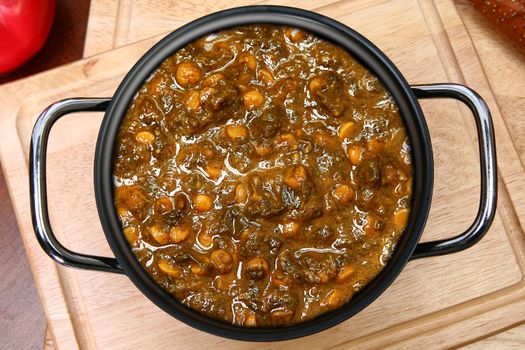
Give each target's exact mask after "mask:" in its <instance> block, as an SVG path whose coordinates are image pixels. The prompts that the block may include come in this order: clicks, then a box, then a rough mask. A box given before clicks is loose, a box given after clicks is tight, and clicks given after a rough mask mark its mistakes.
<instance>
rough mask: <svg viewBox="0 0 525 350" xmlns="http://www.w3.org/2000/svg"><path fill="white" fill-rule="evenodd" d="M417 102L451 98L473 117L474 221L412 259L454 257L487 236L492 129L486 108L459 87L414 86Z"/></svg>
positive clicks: (492, 209)
mask: <svg viewBox="0 0 525 350" xmlns="http://www.w3.org/2000/svg"><path fill="white" fill-rule="evenodd" d="M412 91H413V92H414V94H415V95H416V97H417V98H421V99H425V98H453V99H455V100H459V101H461V102H463V103H464V104H466V105H467V106H468V107H469V109H470V110H471V111H472V113H473V115H474V119H475V120H476V128H477V131H478V140H479V155H480V168H481V196H480V201H479V208H478V213H477V215H476V218H475V220H474V222H473V223H472V225H470V227H469V228H468V229H467V230H466V231H465V232H464V233H462V234H460V235H459V236H456V237H453V238H449V239H442V240H437V241H431V242H423V243H419V244H418V245H417V246H416V249H415V251H414V254H413V255H412V259H418V258H423V257H427V256H436V255H443V254H448V253H455V252H458V251H461V250H464V249H467V248H469V247H471V246H472V245H474V244H475V243H477V242H478V241H479V240H480V239H481V238H482V237H483V236H484V235H485V233H487V231H488V229H489V227H490V225H491V223H492V221H493V220H494V215H495V213H496V203H497V190H498V183H497V169H496V146H495V142H494V128H493V125H492V118H491V116H490V111H489V109H488V107H487V104H486V103H485V101H483V99H482V98H481V96H479V95H478V94H477V93H476V92H475V91H474V90H472V89H470V88H468V87H466V86H463V85H459V84H431V85H414V86H412Z"/></svg>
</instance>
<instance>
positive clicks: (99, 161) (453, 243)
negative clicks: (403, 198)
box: [30, 6, 497, 341]
mask: <svg viewBox="0 0 525 350" xmlns="http://www.w3.org/2000/svg"><path fill="white" fill-rule="evenodd" d="M255 23H269V24H278V25H288V26H294V27H298V28H303V29H305V30H307V31H309V32H311V33H314V34H316V35H317V36H319V37H321V38H324V39H326V40H329V41H331V42H333V43H335V44H337V45H339V46H341V47H343V48H344V49H346V50H347V51H348V52H349V53H350V54H351V55H352V56H354V57H355V58H356V59H358V60H359V61H360V62H361V63H362V64H363V65H364V66H365V67H366V68H368V69H369V70H370V71H371V72H372V73H373V74H375V75H376V76H377V77H378V78H379V79H380V80H381V82H382V83H383V84H384V85H385V86H386V88H387V89H388V90H389V91H390V93H391V95H392V96H393V98H394V99H395V101H396V103H397V106H398V107H399V110H400V112H401V116H402V118H403V121H404V123H405V127H406V130H407V133H408V135H409V138H410V143H411V145H412V150H411V152H412V160H413V166H414V190H413V198H412V205H411V208H412V209H411V214H410V218H409V221H408V226H407V228H406V231H405V233H404V234H403V235H402V237H401V239H400V241H399V243H398V245H397V247H396V249H395V251H394V253H393V256H392V258H391V260H390V261H389V262H388V264H387V265H386V266H385V268H384V269H383V271H381V273H379V275H377V277H376V278H375V279H374V280H372V281H371V282H370V283H369V284H368V285H367V286H366V287H365V288H363V289H362V290H361V291H360V292H359V293H357V294H356V295H355V296H354V297H353V299H352V300H351V301H350V302H349V303H348V304H346V305H343V306H341V307H340V308H339V309H337V310H334V311H332V312H329V313H326V314H323V315H321V316H319V317H317V318H315V319H313V320H310V321H307V322H304V323H300V324H296V325H292V326H286V327H275V328H246V327H240V326H234V325H231V324H227V323H224V322H221V321H218V320H215V319H212V318H209V317H206V316H204V315H202V314H200V313H198V312H196V311H194V310H192V309H190V308H188V307H186V306H184V305H182V304H181V303H180V302H178V301H177V300H176V299H175V298H173V297H172V296H171V295H170V294H168V293H167V292H165V291H164V290H163V289H162V288H161V287H160V286H159V285H157V283H155V281H154V280H153V279H152V278H151V277H150V276H149V275H148V274H147V272H146V271H145V270H144V269H143V268H142V267H141V265H140V264H139V262H138V261H137V260H136V259H135V256H134V255H133V253H132V252H131V249H130V248H129V246H128V243H127V241H126V239H125V238H124V236H123V234H122V232H121V227H120V224H119V221H118V218H117V214H116V211H115V206H114V201H113V181H112V160H113V147H114V143H115V138H116V135H117V132H118V129H119V126H120V123H121V120H122V118H123V117H124V115H125V113H126V110H127V108H128V105H129V103H130V101H131V100H132V99H133V97H134V95H135V94H136V92H137V90H138V89H139V88H140V86H141V85H142V84H143V82H144V81H145V80H146V79H147V78H148V77H149V75H150V74H151V73H152V71H153V70H155V69H156V68H157V66H158V65H159V64H160V63H161V62H162V61H164V59H166V58H167V57H169V56H171V55H172V54H173V53H175V52H176V51H177V50H179V49H181V48H182V47H184V46H185V45H186V44H188V43H189V42H191V41H193V40H195V39H197V38H199V37H201V36H203V35H205V34H208V33H211V32H217V31H220V30H223V29H226V28H229V27H233V26H238V25H246V24H255ZM440 97H447V98H453V99H457V100H460V101H462V102H464V103H465V104H466V105H467V106H468V107H469V108H470V109H471V110H472V112H473V114H474V117H475V120H476V124H477V130H478V135H479V151H480V158H481V199H480V204H479V211H478V214H477V216H476V218H475V220H474V223H473V224H472V225H471V226H470V228H469V229H468V230H467V231H466V232H464V233H462V234H460V235H458V236H455V237H453V238H451V239H446V240H439V241H434V242H425V243H419V244H418V241H419V239H420V237H421V234H422V232H423V228H424V226H425V222H426V219H427V216H428V212H429V209H430V202H431V197H432V186H433V159H432V147H431V142H430V138H429V133H428V129H427V125H426V123H425V118H424V116H423V113H422V112H421V108H420V105H419V103H418V100H417V99H418V98H440ZM80 111H106V114H105V117H104V120H103V121H102V125H101V128H100V132H99V136H98V141H97V148H96V153H95V194H96V203H97V208H98V213H99V216H100V221H101V223H102V227H103V229H104V233H105V234H106V239H107V241H108V242H109V245H110V247H111V249H112V250H113V253H114V254H115V257H116V259H115V258H105V257H97V256H89V255H84V254H79V253H75V252H72V251H70V250H68V249H67V248H65V247H63V246H62V245H61V244H60V243H59V242H58V241H57V240H56V238H55V236H54V234H53V232H52V230H51V225H50V222H49V216H48V210H47V198H46V196H47V194H46V174H45V168H46V147H47V140H48V136H49V133H50V129H51V127H52V125H53V124H54V122H55V121H56V120H57V119H58V118H60V117H62V116H64V115H65V114H68V113H71V112H80ZM30 162H31V163H30V189H31V210H32V219H33V226H34V229H35V232H36V235H37V238H38V240H39V242H40V244H41V245H42V248H43V249H44V250H45V252H46V253H47V254H48V255H49V256H50V257H51V258H53V259H54V260H55V261H57V262H58V263H60V264H63V265H66V266H72V267H78V268H84V269H91V270H101V271H107V272H117V273H124V274H126V275H127V276H128V277H129V278H130V279H131V280H132V281H133V283H135V285H136V286H137V287H138V288H139V289H140V290H141V291H142V293H144V294H145V295H146V296H147V297H148V298H149V299H150V300H151V301H153V302H154V303H155V304H156V305H157V306H159V307H160V308H161V309H163V310H164V311H166V312H167V313H169V314H170V315H172V316H173V317H175V318H177V319H179V320H181V321H182V322H185V323H187V324H188V325H190V326H192V327H195V328H198V329H200V330H203V331H206V332H209V333H212V334H216V335H220V336H223V337H227V338H233V339H240V340H251V341H273V340H283V339H291V338H297V337H302V336H306V335H310V334H313V333H316V332H319V331H322V330H324V329H327V328H329V327H332V326H334V325H336V324H338V323H340V322H342V321H344V320H346V319H348V318H350V317H352V316H353V315H355V314H356V313H358V312H359V311H361V310H362V309H363V308H365V307H366V306H367V305H368V304H370V303H371V302H372V301H374V300H375V299H376V298H377V297H378V296H379V295H380V294H381V293H382V292H383V291H384V290H385V289H386V288H387V287H388V286H389V285H390V284H391V283H392V282H393V281H394V279H395V278H396V277H397V276H398V274H399V273H400V272H401V270H402V269H403V267H404V266H405V264H406V263H407V262H408V261H409V260H410V259H416V258H421V257H426V256H434V255H441V254H448V253H452V252H457V251H460V250H463V249H466V248H468V247H470V246H471V245H473V244H474V243H476V242H477V241H478V240H479V239H481V237H482V236H483V235H484V234H485V233H486V232H487V230H488V228H489V226H490V224H491V223H492V220H493V218H494V213H495V210H496V197H497V181H496V180H497V179H496V154H495V145H494V132H493V127H492V120H491V117H490V112H489V110H488V108H487V106H486V104H485V103H484V101H483V100H482V99H481V97H480V96H479V95H478V94H476V93H475V92H474V91H472V90H471V89H469V88H467V87H464V86H461V85H456V84H434V85H420V86H413V87H410V86H409V85H408V83H407V82H406V80H405V78H404V77H403V76H402V75H401V73H400V72H399V71H398V69H397V68H396V67H395V66H394V64H393V63H392V62H391V61H390V60H389V59H388V58H387V57H386V56H385V55H384V54H383V52H381V51H380V50H379V49H378V48H377V47H375V46H374V45H373V44H372V43H371V42H369V41H368V40H367V39H365V38H364V37H362V36H361V35H360V34H358V33H357V32H355V31H354V30H352V29H350V28H348V27H347V26H345V25H343V24H341V23H339V22H336V21H334V20H332V19H330V18H327V17H324V16H321V15H319V14H316V13H313V12H309V11H304V10H300V9H295V8H288V7H279V6H249V7H241V8H235V9H230V10H226V11H221V12H217V13H214V14H211V15H209V16H206V17H203V18H200V19H198V20H196V21H193V22H191V23H190V24H187V25H185V26H183V27H181V28H180V29H177V30H176V31H174V32H173V33H171V34H169V35H168V36H166V37H165V38H164V39H162V40H161V41H160V42H159V43H157V44H156V45H155V46H153V47H152V48H151V49H150V50H149V51H148V52H147V53H146V54H145V55H144V56H143V57H142V58H141V59H140V60H139V61H138V62H137V64H135V66H134V67H133V68H132V69H131V71H130V72H129V73H128V74H127V75H126V77H125V78H124V80H123V81H122V83H121V84H120V86H119V87H118V89H117V91H116V92H115V95H114V96H113V97H112V98H76V99H67V100H63V101H59V102H56V103H54V104H53V105H51V106H50V107H49V108H48V109H47V110H45V111H44V112H43V113H42V115H41V116H40V118H39V119H38V121H37V122H36V124H35V127H34V130H33V135H32V140H31V156H30Z"/></svg>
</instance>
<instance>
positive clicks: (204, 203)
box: [193, 194, 213, 213]
mask: <svg viewBox="0 0 525 350" xmlns="http://www.w3.org/2000/svg"><path fill="white" fill-rule="evenodd" d="M193 205H194V206H195V209H196V210H197V211H198V212H201V213H204V212H207V211H209V210H210V209H211V208H212V206H213V198H212V197H211V196H208V195H207V194H198V195H196V196H194V197H193Z"/></svg>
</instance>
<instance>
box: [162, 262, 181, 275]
mask: <svg viewBox="0 0 525 350" xmlns="http://www.w3.org/2000/svg"><path fill="white" fill-rule="evenodd" d="M158 265H159V269H160V271H162V272H164V273H165V274H167V275H170V276H173V277H178V276H179V275H180V268H179V267H177V266H176V265H174V264H172V263H170V262H169V261H167V260H164V259H162V260H160V261H159V263H158Z"/></svg>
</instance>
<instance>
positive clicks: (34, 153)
mask: <svg viewBox="0 0 525 350" xmlns="http://www.w3.org/2000/svg"><path fill="white" fill-rule="evenodd" d="M110 101H111V99H110V98H72V99H66V100H62V101H58V102H56V103H54V104H52V105H51V106H49V107H48V108H47V109H46V110H45V111H44V112H42V114H41V115H40V117H39V118H38V120H37V121H36V123H35V126H34V128H33V134H32V135H31V147H30V149H31V151H30V155H29V190H30V196H31V198H30V200H31V219H32V221H33V228H34V230H35V234H36V237H37V239H38V242H39V243H40V245H41V246H42V249H44V251H45V252H46V253H47V255H49V256H50V257H51V258H52V259H53V260H55V261H56V262H58V263H60V264H62V265H65V266H72V267H77V268H82V269H89V270H100V271H107V272H115V273H124V271H123V270H122V267H121V266H120V264H119V263H118V261H117V259H115V258H106V257H100V256H92V255H85V254H80V253H76V252H73V251H71V250H69V249H67V248H65V247H64V246H63V245H62V244H61V243H60V242H59V241H58V240H57V239H56V237H55V235H54V233H53V230H52V229H51V223H50V221H49V211H48V208H47V188H46V153H47V142H48V138H49V133H50V131H51V127H52V126H53V124H54V123H55V122H56V121H57V120H58V119H59V118H61V117H63V116H64V115H66V114H69V113H75V112H103V111H105V110H106V108H107V107H108V105H109V102H110Z"/></svg>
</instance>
